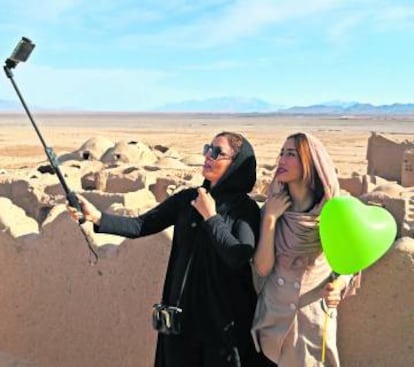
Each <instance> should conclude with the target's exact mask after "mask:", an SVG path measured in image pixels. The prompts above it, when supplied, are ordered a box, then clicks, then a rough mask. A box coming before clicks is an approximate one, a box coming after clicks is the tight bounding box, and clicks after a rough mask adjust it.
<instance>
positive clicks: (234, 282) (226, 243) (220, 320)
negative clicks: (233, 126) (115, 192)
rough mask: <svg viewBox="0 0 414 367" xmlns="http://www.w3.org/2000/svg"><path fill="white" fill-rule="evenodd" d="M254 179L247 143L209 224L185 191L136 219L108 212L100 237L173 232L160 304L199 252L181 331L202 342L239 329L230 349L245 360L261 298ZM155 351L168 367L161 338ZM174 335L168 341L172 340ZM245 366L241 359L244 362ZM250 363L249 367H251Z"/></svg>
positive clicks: (222, 339) (224, 339) (219, 341)
mask: <svg viewBox="0 0 414 367" xmlns="http://www.w3.org/2000/svg"><path fill="white" fill-rule="evenodd" d="M255 180H256V160H255V156H254V152H253V149H252V147H251V145H250V144H249V143H248V141H247V140H244V141H243V145H242V148H241V151H240V153H239V154H238V155H237V157H236V158H235V159H234V160H233V162H232V164H231V166H230V167H229V169H228V170H227V171H226V173H225V174H224V175H223V177H222V178H221V179H220V180H219V182H218V183H217V184H216V185H215V186H214V187H213V188H211V190H209V189H210V187H209V186H210V183H209V181H207V180H205V181H204V183H203V186H204V187H206V188H207V189H208V190H209V192H210V194H211V195H212V197H213V198H214V199H215V201H216V210H217V215H215V216H214V217H212V218H210V219H208V220H207V221H204V220H203V218H202V217H201V216H200V215H199V214H198V213H197V212H196V210H195V209H194V208H193V207H192V206H191V201H192V200H193V199H195V198H196V196H197V190H196V189H186V190H183V191H181V192H179V193H177V194H175V195H173V196H171V197H169V198H168V199H166V200H165V201H164V202H162V203H161V204H159V205H158V206H156V207H155V208H153V209H151V210H150V211H148V212H147V213H144V214H143V215H141V216H139V217H135V218H127V217H121V216H116V215H109V214H103V216H102V219H101V223H100V226H99V227H95V230H96V231H98V232H105V233H113V234H118V235H122V236H125V237H130V238H137V237H141V236H147V235H150V234H154V233H157V232H159V231H162V230H163V229H165V228H167V227H169V226H171V225H172V226H174V235H173V240H172V248H171V255H170V259H169V262H168V268H167V273H166V278H165V283H164V290H163V295H162V302H163V303H165V304H169V305H175V304H176V302H177V299H178V295H179V293H180V288H181V283H182V279H183V276H184V272H185V268H186V266H187V263H188V261H189V258H190V255H191V254H193V260H192V266H191V268H190V271H189V274H188V278H187V283H186V285H185V289H184V293H183V296H182V301H181V305H182V308H183V315H184V317H183V333H184V334H188V335H191V337H194V338H198V339H199V340H201V342H203V343H207V344H211V345H217V347H221V346H222V345H224V344H226V343H228V342H229V335H227V334H226V332H225V330H228V329H229V325H233V324H234V328H233V329H232V335H231V343H233V345H235V346H237V347H238V348H239V349H240V352H241V353H240V354H241V356H242V359H243V356H244V355H247V354H249V353H250V352H251V351H246V348H250V346H251V345H252V344H251V343H250V341H251V340H250V327H251V323H252V318H253V314H254V309H255V304H256V296H255V292H254V290H253V286H252V281H251V272H250V266H249V260H250V258H251V257H252V255H253V252H254V248H255V244H256V242H257V239H258V231H259V223H260V211H259V207H258V206H257V204H256V202H255V201H254V200H252V199H251V198H250V197H249V196H248V195H247V194H248V193H249V192H250V191H251V190H252V188H253V185H254V183H255ZM164 337H165V336H160V338H159V340H158V346H157V358H156V359H157V366H162V365H163V363H162V359H163V358H162V356H161V355H160V353H161V350H162V340H163V338H164ZM167 337H168V336H167ZM242 362H243V361H242ZM245 365H247V364H243V366H245Z"/></svg>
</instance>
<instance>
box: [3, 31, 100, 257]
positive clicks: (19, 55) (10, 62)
mask: <svg viewBox="0 0 414 367" xmlns="http://www.w3.org/2000/svg"><path fill="white" fill-rule="evenodd" d="M34 47H35V44H34V43H32V41H31V40H30V39H28V38H26V37H22V39H21V40H20V41H19V43H18V44H17V46H16V48H15V49H14V51H13V53H12V55H11V56H10V57H9V58H8V59H7V60H6V62H5V65H4V71H5V73H6V75H7V77H8V78H9V79H10V81H11V83H12V85H13V87H14V89H15V91H16V93H17V95H18V97H19V99H20V102H21V103H22V105H23V107H24V109H25V111H26V114H27V116H28V117H29V119H30V121H31V123H32V125H33V127H34V129H35V131H36V133H37V135H38V137H39V139H40V141H41V143H42V145H43V148H44V150H45V153H46V156H47V158H48V160H49V162H50V164H51V166H52V168H53V171H54V172H55V173H56V176H57V177H58V179H59V181H60V183H61V185H62V187H63V190H64V191H65V194H66V199H67V200H68V202H69V205H70V206H71V207H73V208H75V209H76V210H77V211H78V212H80V213H82V208H81V205H80V203H79V200H78V198H77V196H76V193H75V192H74V191H71V190H70V189H69V187H68V185H67V183H66V181H65V178H64V177H63V174H62V172H61V170H60V168H59V160H58V158H57V157H56V154H55V152H54V151H53V149H52V148H51V147H48V146H47V145H46V143H45V141H44V139H43V137H42V134H41V133H40V131H39V129H38V127H37V125H36V123H35V121H34V119H33V117H32V114H31V113H30V111H29V109H28V108H27V105H26V103H25V101H24V99H23V97H22V95H21V94H20V91H19V89H18V88H17V85H16V83H15V81H14V79H13V73H12V70H11V69H13V68H15V67H16V65H17V64H18V63H19V62H20V61H26V60H27V59H28V57H29V56H30V54H31V52H32V50H33V48H34ZM78 223H79V226H80V229H81V231H82V234H83V235H84V237H85V240H86V242H87V244H88V247H89V250H90V254H91V255H93V259H92V258H91V259H90V263H91V264H95V263H96V262H97V261H98V254H97V253H96V251H95V249H94V248H93V245H92V241H91V238H90V237H89V235H88V233H87V232H86V230H85V228H84V227H83V226H82V224H83V223H85V217H84V215H83V214H82V216H81V217H80V218H79V220H78Z"/></svg>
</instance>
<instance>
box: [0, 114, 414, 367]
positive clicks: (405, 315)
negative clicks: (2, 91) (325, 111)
mask: <svg viewBox="0 0 414 367" xmlns="http://www.w3.org/2000/svg"><path fill="white" fill-rule="evenodd" d="M33 117H34V121H35V123H36V125H37V127H38V129H39V131H40V133H41V134H42V137H43V138H44V141H45V142H46V144H47V145H48V146H49V147H51V148H53V151H54V152H55V154H56V155H57V156H60V157H68V156H70V154H72V153H73V152H76V151H79V149H80V148H81V146H82V145H83V144H84V143H85V142H86V141H87V140H89V139H91V138H97V137H100V138H103V139H106V140H107V141H111V142H112V143H114V144H115V143H117V142H120V141H126V142H130V141H134V142H140V143H143V144H144V145H146V146H148V147H149V148H151V149H152V148H154V147H162V148H161V151H165V150H169V151H173V152H174V154H173V156H174V157H173V158H174V159H175V160H177V161H178V160H180V158H179V157H181V158H183V159H182V161H185V159H184V158H185V157H187V158H188V157H192V160H191V159H190V160H187V162H189V161H191V162H193V164H190V165H189V166H188V167H186V168H183V166H179V165H178V166H177V170H178V171H180V170H184V171H188V172H189V173H190V176H191V175H194V176H191V177H192V178H194V179H190V180H189V182H191V184H196V185H197V184H198V183H201V178H200V177H199V176H197V174H199V172H200V170H201V163H200V162H202V156H201V148H202V146H203V144H205V143H208V142H210V141H211V139H212V138H213V137H214V135H215V134H217V133H218V132H221V131H223V130H228V131H235V132H239V133H241V134H243V135H244V136H245V137H246V138H247V139H248V140H249V141H250V142H251V143H252V145H253V147H254V149H255V152H256V157H257V163H258V170H257V173H258V182H260V181H263V182H266V181H267V182H268V181H269V180H270V179H271V177H272V174H273V169H274V165H275V161H276V157H277V155H278V152H279V149H280V148H281V146H282V144H283V142H284V140H285V138H286V137H287V136H288V135H289V134H291V133H295V132H300V131H304V132H309V133H312V134H313V135H315V136H317V137H318V138H319V139H320V140H321V141H322V142H323V143H324V144H325V146H326V148H327V150H328V152H329V153H330V155H331V156H332V159H333V161H334V163H335V165H336V168H337V171H338V176H339V177H340V178H344V179H346V178H350V177H356V176H364V175H366V174H367V142H368V139H369V138H370V136H371V134H372V133H373V132H374V133H377V134H381V135H384V136H386V137H388V138H390V139H392V140H394V141H396V142H404V141H409V142H414V117H407V116H385V117H384V116H374V117H373V116H340V117H339V116H281V115H274V114H266V115H258V114H209V113H193V114H184V113H176V114H153V113H89V112H88V113H86V112H76V113H75V112H71V113H63V112H47V113H46V112H36V113H33ZM158 154H160V153H159V148H158ZM177 157H178V158H177ZM68 162H69V164H72V165H73V166H77V163H76V162H74V163H70V162H73V161H68ZM68 162H66V163H68ZM163 162H164V165H165V164H166V163H165V162H166V161H165V160H164V161H163ZM47 163H48V162H47V160H46V157H45V153H44V149H43V147H42V145H41V143H40V140H39V138H38V136H37V135H36V132H35V130H34V128H33V126H32V125H31V122H30V120H29V119H28V118H27V116H26V115H25V114H24V113H20V112H14V113H1V114H0V178H1V182H2V186H1V189H2V192H3V194H0V199H1V200H3V201H1V204H2V205H3V206H2V207H1V210H2V214H1V215H0V219H1V221H0V222H1V228H0V229H1V231H0V234H1V236H0V262H1V266H0V276H1V279H2V284H1V285H0V366H2V367H3V366H5V367H8V366H10V367H11V366H15V367H74V366H76V367H78V366H79V367H83V366H85V367H86V366H88V367H89V366H92V367H94V366H97V367H98V366H99V367H106V366H108V367H114V366H123V367H132V366H138V367H149V366H151V363H152V356H153V351H154V348H155V333H154V332H153V330H152V329H151V326H150V315H151V305H152V304H153V303H156V302H158V301H159V297H160V292H161V287H162V280H163V276H164V270H165V264H166V261H167V258H168V253H169V243H170V242H169V234H168V233H167V234H159V235H156V236H151V237H148V238H146V239H138V240H131V239H127V240H125V239H119V238H114V237H106V238H103V239H102V238H100V237H99V238H98V242H100V243H101V244H102V243H103V244H104V245H103V246H102V248H100V250H101V251H100V252H99V254H100V256H101V259H100V260H99V262H98V264H96V265H93V266H91V265H89V264H88V261H87V260H88V252H87V249H86V246H85V243H84V241H85V239H84V238H83V237H82V235H81V234H80V231H79V229H78V228H77V224H76V223H74V222H73V221H72V220H71V219H70V218H69V217H68V215H67V213H66V211H65V208H64V200H62V199H56V200H55V199H53V200H50V197H52V196H54V195H55V196H56V197H58V196H59V193H57V191H56V188H53V189H50V190H49V191H47V190H46V191H45V192H44V193H41V194H39V193H37V194H36V195H38V200H39V201H40V202H41V201H42V200H45V203H46V202H47V204H48V205H49V206H53V205H52V204H53V203H55V204H56V207H49V208H48V210H47V211H46V212H44V213H43V214H42V213H41V209H42V208H41V205H40V204H42V203H40V204H36V205H38V207H39V210H38V211H36V210H37V209H36V210H34V209H33V210H32V208H31V207H30V205H31V204H30V203H31V202H30V200H34V196H36V195H34V194H33V192H34V193H36V188H34V187H33V181H34V180H36V178H35V179H34V178H33V177H35V176H36V175H38V176H40V174H39V173H38V172H37V168H38V167H40V166H45V165H47ZM142 165H143V166H144V167H141V164H140V162H139V161H134V162H123V163H122V166H123V169H124V172H128V173H133V172H135V171H139V172H142V171H141V170H142V168H143V170H144V171H146V172H147V173H148V176H149V175H151V177H152V178H151V180H152V181H151V182H152V183H153V184H154V182H155V181H156V179H157V178H159V179H162V178H163V177H165V176H166V175H167V173H168V175H167V176H168V180H170V181H171V179H172V178H171V177H172V176H173V173H172V172H173V171H174V167H172V166H171V161H168V165H167V166H168V167H167V168H165V169H164V167H166V166H163V165H162V164H160V165H159V167H157V162H156V161H155V162H152V163H151V164H149V163H145V162H143V163H142ZM115 166H116V165H114V164H112V165H110V167H112V168H111V169H112V170H116V168H115ZM77 167H78V168H79V167H80V169H84V168H85V166H84V165H82V164H81V163H79V165H78V166H77ZM100 167H101V166H100ZM36 172H37V173H36ZM65 172H66V171H65ZM70 172H71V171H70V170H69V171H68V172H66V174H68V175H70ZM25 176H27V178H25ZM190 176H189V177H190ZM136 177H138V176H136ZM154 177H155V178H154ZM182 177H183V176H182V175H181V176H180V178H182ZM139 179H140V180H142V182H143V185H144V186H145V179H144V178H142V177H141V176H139ZM90 180H93V177H92V178H91V177H90V178H89V181H88V180H86V181H87V182H90ZM197 180H199V181H197ZM170 181H169V182H170ZM181 181H182V180H181ZM72 182H73V181H70V183H72ZM123 182H124V183H123V184H124V186H125V182H126V181H123ZM128 182H129V183H128V184H130V181H128ZM121 186H122V185H121ZM177 186H179V185H177ZM163 188H164V189H165V187H164V186H163ZM163 188H162V187H161V186H160V187H159V188H158V189H159V190H158V191H157V192H158V198H157V200H158V201H159V198H160V197H163V195H164V197H165V195H167V194H168V192H166V191H165V192H163V193H162V194H163V195H161V193H160V190H161V189H163ZM262 188H263V187H262ZM74 189H76V190H81V186H76V187H74ZM413 190H414V187H407V188H404V191H406V192H407V193H408V194H407V195H408V202H409V203H411V202H410V200H412V201H413V200H414V192H413ZM90 191H91V192H90V193H89V194H90V195H91V196H87V197H88V199H90V200H92V201H94V200H95V201H94V202H95V203H96V204H97V205H99V204H100V205H101V206H102V209H106V207H105V205H106V204H108V203H110V202H111V200H112V201H117V202H118V203H121V204H122V203H124V204H125V203H126V202H127V200H126V198H124V197H122V195H123V194H118V193H117V192H116V190H114V187H112V189H111V190H110V191H111V192H110V193H98V192H96V191H98V190H90ZM123 193H124V194H125V191H124V192H123ZM153 193H154V190H153ZM43 194H44V195H43ZM86 194H88V193H86ZM86 194H85V195H86ZM1 196H5V197H7V200H8V199H10V200H11V202H10V201H7V200H5V198H2V197H1ZM155 196H157V195H155ZM23 197H24V198H26V199H23ZM146 197H148V195H147V196H145V195H144V196H142V197H141V198H142V200H144V198H146ZM410 197H411V199H410ZM36 200H37V199H36ZM54 200H55V201H54ZM413 203H414V201H413ZM413 203H411V204H413ZM43 204H44V203H43ZM43 204H42V205H43ZM152 204H154V205H155V204H156V200H155V199H154V198H153V199H152V201H151V200H150V202H149V203H148V205H152ZM19 206H21V207H23V209H24V211H22V210H21V209H20V208H19ZM143 206H146V205H143ZM134 209H136V208H134ZM19 210H20V211H19ZM113 210H114V211H118V212H121V213H122V209H120V208H119V207H116V208H113ZM132 211H133V210H132ZM22 213H23V214H22ZM35 214H36V215H35ZM41 214H42V215H41ZM10 216H12V217H14V218H13V219H14V222H12V221H11V219H10V220H9V219H8V217H10ZM32 217H34V219H33V218H32ZM24 226H27V228H29V227H30V228H35V229H33V233H31V232H30V231H29V230H26V232H24V231H23V232H22V228H23V227H24ZM29 232H30V233H29ZM398 241H399V242H398ZM413 251H414V244H413V239H412V238H408V237H405V238H404V241H401V239H398V240H397V244H396V246H395V250H394V251H392V253H390V254H389V255H388V256H387V257H385V258H384V259H383V260H381V262H380V263H379V264H378V265H376V266H375V267H372V269H369V270H368V271H367V272H366V275H363V278H362V279H363V283H362V288H361V290H360V292H359V294H358V295H357V296H356V297H352V298H351V299H349V300H346V301H344V303H343V305H341V306H340V307H341V308H342V310H340V320H339V332H338V342H339V347H340V354H341V358H342V362H343V366H345V367H358V366H361V367H371V366H375V367H381V366H383V367H386V366H389V365H394V366H396V367H398V366H401V367H402V366H408V365H409V361H410V356H412V355H413V354H414V332H413V328H412V325H413V322H414V312H413V311H412V310H414V298H413V296H412V295H413V294H414V289H413V287H414V261H413ZM410 325H411V326H410ZM382 328H383V329H382ZM411 362H412V359H411ZM407 363H408V364H407Z"/></svg>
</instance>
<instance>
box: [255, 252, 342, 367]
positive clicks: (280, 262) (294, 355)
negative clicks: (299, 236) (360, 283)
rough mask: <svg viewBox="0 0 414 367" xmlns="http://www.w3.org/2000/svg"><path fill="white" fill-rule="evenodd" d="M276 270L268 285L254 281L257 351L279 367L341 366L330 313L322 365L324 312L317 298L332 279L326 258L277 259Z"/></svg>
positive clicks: (334, 319) (314, 255)
mask: <svg viewBox="0 0 414 367" xmlns="http://www.w3.org/2000/svg"><path fill="white" fill-rule="evenodd" d="M274 269H275V270H274V271H273V272H272V273H271V275H270V276H269V277H267V278H266V279H260V278H259V277H258V276H257V275H256V277H255V278H256V285H257V287H258V290H259V298H258V303H257V307H256V314H255V318H254V322H253V327H252V335H253V339H254V341H255V344H256V348H257V350H262V351H263V353H264V354H265V355H266V356H267V357H268V358H269V359H271V360H272V361H274V362H275V363H277V364H278V367H305V366H306V367H310V366H339V356H338V350H337V347H336V324H337V323H336V310H332V311H330V315H331V316H330V318H329V320H328V327H327V339H326V360H325V364H322V362H321V356H322V334H323V327H324V320H325V310H326V308H324V306H323V304H322V300H321V295H320V292H321V289H322V288H323V286H324V285H325V284H326V283H327V282H328V281H329V276H330V274H331V269H330V267H329V266H328V265H327V263H326V260H325V257H324V255H323V254H321V253H319V254H312V255H299V256H296V257H286V256H279V257H278V258H277V263H276V266H275V268H274ZM260 287H261V289H260Z"/></svg>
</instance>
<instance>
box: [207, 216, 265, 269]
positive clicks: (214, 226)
mask: <svg viewBox="0 0 414 367" xmlns="http://www.w3.org/2000/svg"><path fill="white" fill-rule="evenodd" d="M259 222H260V212H259V209H258V208H257V210H255V213H254V214H253V215H251V216H250V218H239V219H237V220H236V222H235V223H234V225H233V228H229V226H228V224H226V223H225V221H224V219H223V217H222V216H221V215H219V214H217V215H215V216H214V217H211V218H209V219H208V220H207V221H205V222H204V225H205V227H206V228H207V231H208V232H209V234H210V238H211V240H212V245H213V246H214V248H215V249H216V251H217V253H218V255H219V256H220V258H221V259H222V260H223V262H224V263H225V264H227V266H229V267H231V268H239V267H242V266H243V265H245V264H246V263H247V262H248V261H249V260H250V258H251V257H252V255H253V252H254V248H255V245H256V241H257V233H258V229H259Z"/></svg>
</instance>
